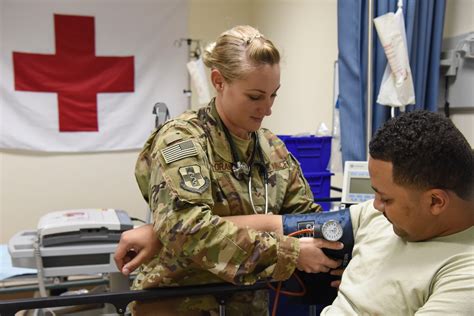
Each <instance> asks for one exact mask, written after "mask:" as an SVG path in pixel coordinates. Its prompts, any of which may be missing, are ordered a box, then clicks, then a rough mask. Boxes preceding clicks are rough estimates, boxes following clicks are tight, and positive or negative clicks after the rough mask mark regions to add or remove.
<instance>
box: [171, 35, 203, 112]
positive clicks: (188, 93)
mask: <svg viewBox="0 0 474 316" xmlns="http://www.w3.org/2000/svg"><path fill="white" fill-rule="evenodd" d="M184 42H185V43H186V45H187V48H188V61H191V60H193V59H197V58H199V56H200V54H201V51H200V50H201V49H200V44H201V41H200V40H198V39H192V38H180V39H179V40H177V41H176V44H177V46H178V47H181V45H183V43H184ZM193 43H195V44H196V48H195V49H194V50H193V49H192V47H191V46H192V44H193ZM183 94H184V95H185V96H186V97H187V98H188V110H189V109H191V106H192V104H191V96H192V91H191V76H190V74H189V72H188V85H187V87H186V88H185V89H183Z"/></svg>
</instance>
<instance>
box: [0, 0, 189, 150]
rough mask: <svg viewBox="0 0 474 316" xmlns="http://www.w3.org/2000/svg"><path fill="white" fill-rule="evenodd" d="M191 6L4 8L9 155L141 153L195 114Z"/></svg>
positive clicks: (153, 0) (0, 87)
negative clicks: (172, 121)
mask: <svg viewBox="0 0 474 316" xmlns="http://www.w3.org/2000/svg"><path fill="white" fill-rule="evenodd" d="M186 21H187V1H186V0H114V1H107V0H90V1H82V0H68V1H63V0H49V1H44V0H0V54H1V59H0V148H7V149H23V150H34V151H48V152H85V151H86V152H87V151H111V150H126V149H135V148H141V147H142V146H143V144H144V142H145V140H146V138H147V137H148V135H149V134H150V132H151V131H152V129H153V127H154V122H155V118H154V117H153V114H152V110H153V105H154V104H155V103H157V102H164V103H166V104H167V105H168V107H169V109H170V114H171V116H176V115H178V114H180V113H182V112H183V111H184V110H185V109H186V105H187V99H186V96H185V95H184V94H183V89H186V88H187V70H186V62H187V54H188V52H187V48H186V47H180V46H179V45H176V43H178V42H179V40H180V39H182V38H186V37H187V22H186Z"/></svg>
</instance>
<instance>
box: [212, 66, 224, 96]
mask: <svg viewBox="0 0 474 316" xmlns="http://www.w3.org/2000/svg"><path fill="white" fill-rule="evenodd" d="M211 82H212V85H213V86H214V88H215V89H216V91H217V92H222V89H223V88H224V77H223V76H222V74H221V73H220V71H219V70H217V69H215V68H214V69H212V70H211Z"/></svg>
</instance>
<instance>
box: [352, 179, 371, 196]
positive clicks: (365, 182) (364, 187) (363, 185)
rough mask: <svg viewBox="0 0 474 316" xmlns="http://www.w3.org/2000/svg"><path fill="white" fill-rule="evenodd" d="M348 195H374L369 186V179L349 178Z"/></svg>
mask: <svg viewBox="0 0 474 316" xmlns="http://www.w3.org/2000/svg"><path fill="white" fill-rule="evenodd" d="M349 192H350V193H362V194H375V192H374V190H373V189H372V187H371V186H370V179H369V178H351V183H350V185H349Z"/></svg>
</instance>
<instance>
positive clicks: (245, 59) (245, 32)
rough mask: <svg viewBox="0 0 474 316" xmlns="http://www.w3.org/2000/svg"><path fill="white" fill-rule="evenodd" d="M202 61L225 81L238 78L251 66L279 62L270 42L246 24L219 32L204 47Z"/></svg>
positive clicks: (276, 52) (274, 48)
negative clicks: (215, 37) (216, 71)
mask: <svg viewBox="0 0 474 316" xmlns="http://www.w3.org/2000/svg"><path fill="white" fill-rule="evenodd" d="M202 58H203V61H204V64H205V65H206V66H207V67H209V68H211V69H217V70H219V72H220V73H221V75H222V76H223V77H224V79H225V80H226V81H229V82H230V81H233V80H235V79H242V78H243V77H245V75H246V74H247V73H248V72H249V71H250V70H252V69H254V68H255V67H258V66H261V65H267V64H268V65H275V64H278V63H280V53H279V52H278V49H277V48H276V47H275V46H274V45H273V43H272V42H271V41H270V40H268V39H266V38H265V37H264V36H263V35H262V34H261V33H260V32H259V31H258V30H257V29H255V28H253V27H251V26H248V25H239V26H236V27H233V28H232V29H230V30H228V31H225V32H224V33H222V34H221V35H220V36H219V37H218V38H217V41H216V42H214V43H212V44H210V45H208V46H207V47H206V49H205V50H204V52H203V55H202Z"/></svg>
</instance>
